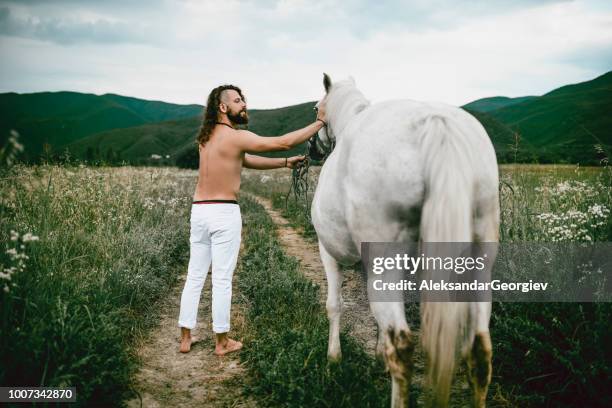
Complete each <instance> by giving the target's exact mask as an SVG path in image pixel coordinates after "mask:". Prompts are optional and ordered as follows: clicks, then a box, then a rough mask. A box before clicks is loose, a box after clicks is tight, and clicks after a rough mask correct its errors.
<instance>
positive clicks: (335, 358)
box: [327, 353, 342, 364]
mask: <svg viewBox="0 0 612 408" xmlns="http://www.w3.org/2000/svg"><path fill="white" fill-rule="evenodd" d="M327 361H328V362H330V363H334V364H337V363H339V362H340V361H342V353H337V354H335V353H334V354H329V353H328V354H327Z"/></svg>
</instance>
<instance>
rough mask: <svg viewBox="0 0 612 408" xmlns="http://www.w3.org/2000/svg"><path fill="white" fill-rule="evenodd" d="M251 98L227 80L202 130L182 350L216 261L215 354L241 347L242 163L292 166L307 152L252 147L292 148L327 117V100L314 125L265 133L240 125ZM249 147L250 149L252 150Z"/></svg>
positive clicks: (187, 344)
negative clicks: (237, 320)
mask: <svg viewBox="0 0 612 408" xmlns="http://www.w3.org/2000/svg"><path fill="white" fill-rule="evenodd" d="M248 120H249V117H248V114H247V110H246V101H245V99H244V97H243V95H242V91H241V90H240V88H238V87H235V86H233V85H223V86H219V87H217V88H215V89H213V90H212V92H211V93H210V96H209V97H208V102H207V104H206V112H205V116H204V121H203V123H202V128H201V129H200V133H199V135H198V148H199V152H200V169H199V174H198V184H197V186H196V190H195V194H194V196H193V204H192V206H191V236H190V239H189V242H190V258H189V266H188V272H187V280H186V282H185V287H184V288H183V294H182V296H181V310H180V314H179V321H178V325H179V327H180V328H181V345H180V348H179V350H180V352H182V353H187V352H189V350H190V349H191V344H192V343H193V342H194V341H195V340H196V339H195V336H193V337H192V336H191V330H192V329H193V328H194V327H195V326H196V321H197V313H198V305H199V302H200V294H201V292H202V287H203V286H204V281H205V279H206V275H207V274H208V269H209V267H210V265H211V263H212V320H213V327H212V328H213V331H214V332H215V334H216V336H215V337H216V346H215V354H216V355H219V356H222V355H225V354H227V353H230V352H232V351H236V350H240V349H241V348H242V343H241V342H239V341H236V340H233V339H231V338H229V337H228V335H227V333H228V331H229V329H230V307H231V297H232V277H233V273H234V268H235V267H236V262H237V259H238V250H239V249H240V233H241V229H242V219H241V216H240V207H239V206H238V203H237V202H236V195H237V193H238V190H239V189H240V170H241V168H242V166H244V167H247V168H251V169H260V170H264V169H276V168H282V167H288V168H293V167H295V166H296V165H297V164H298V163H299V162H301V161H302V160H304V156H294V157H289V158H267V157H261V156H256V155H252V154H249V153H260V152H268V151H280V150H289V149H290V148H292V147H293V146H296V145H298V144H300V143H302V142H305V141H306V140H308V138H309V137H310V136H312V135H313V134H315V133H316V132H318V131H319V129H321V128H322V127H323V126H325V125H326V123H325V106H321V105H320V106H319V108H318V113H317V119H316V121H315V122H314V123H311V124H310V125H308V126H306V127H304V128H302V129H298V130H295V131H293V132H290V133H287V134H286V135H283V136H278V137H261V136H257V135H256V134H254V133H252V132H249V131H247V130H238V129H236V126H237V125H242V124H246V123H248ZM247 152H249V153H247Z"/></svg>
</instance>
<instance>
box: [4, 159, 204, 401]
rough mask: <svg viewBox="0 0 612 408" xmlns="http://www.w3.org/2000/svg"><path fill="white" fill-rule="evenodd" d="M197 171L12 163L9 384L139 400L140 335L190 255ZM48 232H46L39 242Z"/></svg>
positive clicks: (7, 225) (7, 191)
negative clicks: (135, 390)
mask: <svg viewBox="0 0 612 408" xmlns="http://www.w3.org/2000/svg"><path fill="white" fill-rule="evenodd" d="M194 176H195V173H193V172H178V171H176V170H169V169H159V168H156V169H152V168H138V169H136V168H87V167H84V166H75V167H72V166H64V167H59V166H34V167H23V166H17V167H13V168H12V169H11V170H9V171H8V172H6V171H5V173H4V174H3V175H2V178H1V180H0V191H1V198H0V237H1V238H0V264H1V265H2V270H3V271H4V275H2V277H1V278H0V289H2V290H0V310H1V311H2V312H1V313H2V318H1V320H0V330H1V332H2V336H1V340H0V341H1V346H0V352H1V359H2V363H1V364H0V383H1V384H2V385H5V386H8V385H15V386H28V385H29V386H75V387H76V389H77V405H79V406H88V405H91V404H93V403H97V404H101V405H106V406H115V405H118V404H119V402H120V401H121V399H123V398H124V397H126V396H128V395H129V393H130V392H131V391H130V389H129V383H130V377H131V375H132V374H133V372H134V370H135V368H136V366H137V361H136V358H135V354H134V353H133V349H132V344H133V341H134V339H135V338H136V337H137V336H139V335H141V334H142V333H143V331H144V330H145V329H146V328H147V327H148V326H149V325H150V324H151V319H152V317H154V316H155V314H156V311H155V300H156V299H158V298H160V297H161V296H163V295H164V294H165V293H167V291H168V290H169V288H170V287H171V286H172V285H173V284H174V283H175V281H176V277H177V274H178V270H179V269H182V268H183V267H184V265H185V263H186V261H187V259H186V257H187V256H188V252H189V251H188V228H189V225H188V209H189V201H190V195H191V191H192V188H193V184H194ZM33 237H37V238H38V239H37V240H36V239H34V238H33Z"/></svg>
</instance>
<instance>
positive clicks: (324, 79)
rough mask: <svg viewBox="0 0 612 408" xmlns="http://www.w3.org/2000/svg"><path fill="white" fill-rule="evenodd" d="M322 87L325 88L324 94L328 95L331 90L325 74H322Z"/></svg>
mask: <svg viewBox="0 0 612 408" xmlns="http://www.w3.org/2000/svg"><path fill="white" fill-rule="evenodd" d="M323 86H324V87H325V93H328V92H329V89H330V88H331V78H330V77H329V75H327V74H326V73H323Z"/></svg>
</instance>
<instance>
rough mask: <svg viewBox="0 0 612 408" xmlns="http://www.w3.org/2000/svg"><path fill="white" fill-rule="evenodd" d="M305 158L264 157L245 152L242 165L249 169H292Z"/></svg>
mask: <svg viewBox="0 0 612 408" xmlns="http://www.w3.org/2000/svg"><path fill="white" fill-rule="evenodd" d="M302 160H304V156H293V157H287V158H285V157H262V156H256V155H253V154H248V153H247V154H245V155H244V161H243V162H242V165H243V166H244V167H246V168H248V169H257V170H269V169H278V168H282V167H289V168H290V169H292V168H293V167H295V165H296V164H297V163H299V162H301V161H302Z"/></svg>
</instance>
